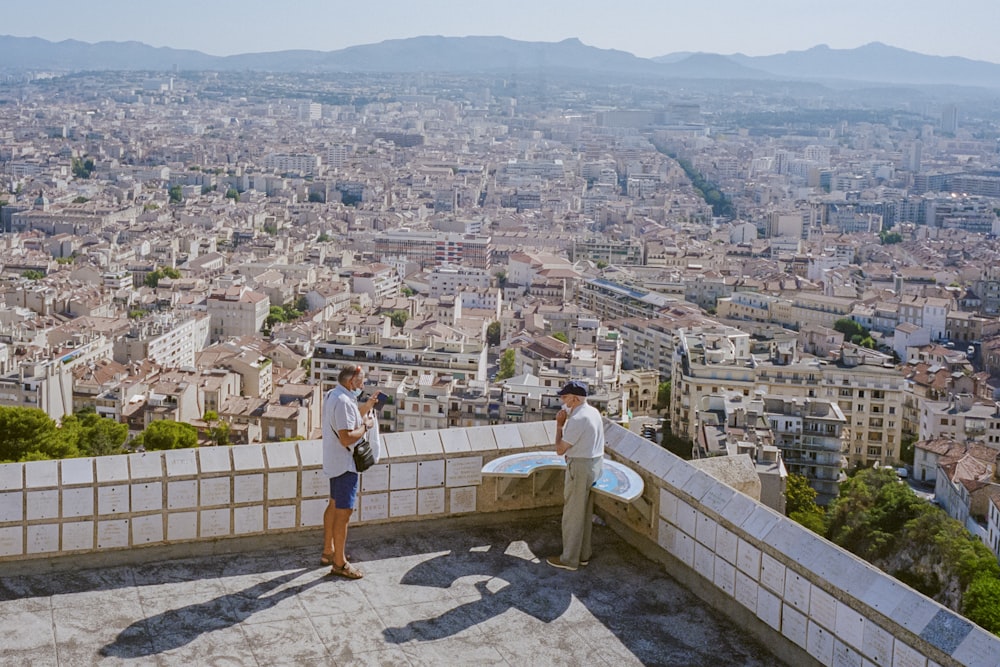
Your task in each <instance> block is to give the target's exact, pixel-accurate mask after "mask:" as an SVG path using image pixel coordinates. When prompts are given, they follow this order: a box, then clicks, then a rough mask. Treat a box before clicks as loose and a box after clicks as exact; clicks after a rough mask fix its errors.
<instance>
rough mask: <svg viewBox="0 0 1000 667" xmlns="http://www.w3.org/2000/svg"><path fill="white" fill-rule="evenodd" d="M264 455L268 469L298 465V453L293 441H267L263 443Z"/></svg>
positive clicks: (295, 466)
mask: <svg viewBox="0 0 1000 667" xmlns="http://www.w3.org/2000/svg"><path fill="white" fill-rule="evenodd" d="M264 456H265V457H266V458H267V467H268V469H270V470H274V469H276V468H298V467H299V455H298V452H297V451H296V448H295V443H294V442H268V443H266V444H265V445H264Z"/></svg>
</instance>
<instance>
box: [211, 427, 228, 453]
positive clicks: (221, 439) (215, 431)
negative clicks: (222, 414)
mask: <svg viewBox="0 0 1000 667" xmlns="http://www.w3.org/2000/svg"><path fill="white" fill-rule="evenodd" d="M229 431H230V426H229V422H219V423H218V424H216V425H215V426H213V427H211V428H210V429H208V437H209V438H211V440H212V442H213V444H215V445H216V446H218V447H225V446H227V445H229V444H231V443H230V442H229Z"/></svg>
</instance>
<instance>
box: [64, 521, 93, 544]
mask: <svg viewBox="0 0 1000 667" xmlns="http://www.w3.org/2000/svg"><path fill="white" fill-rule="evenodd" d="M62 548H63V551H93V550H94V522H93V521H73V522H72V523H64V524H63V525H62Z"/></svg>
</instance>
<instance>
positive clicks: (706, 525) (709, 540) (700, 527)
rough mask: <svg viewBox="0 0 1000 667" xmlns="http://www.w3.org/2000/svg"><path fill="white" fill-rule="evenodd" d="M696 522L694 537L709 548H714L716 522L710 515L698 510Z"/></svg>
mask: <svg viewBox="0 0 1000 667" xmlns="http://www.w3.org/2000/svg"><path fill="white" fill-rule="evenodd" d="M697 518H698V523H697V524H696V528H695V531H696V533H695V539H697V540H698V541H699V542H701V543H702V544H704V545H705V546H707V547H708V548H709V549H712V550H713V551H714V550H715V529H716V527H717V526H718V524H717V523H716V522H715V519H713V518H712V517H710V516H708V515H706V514H702V513H701V512H698V516H697Z"/></svg>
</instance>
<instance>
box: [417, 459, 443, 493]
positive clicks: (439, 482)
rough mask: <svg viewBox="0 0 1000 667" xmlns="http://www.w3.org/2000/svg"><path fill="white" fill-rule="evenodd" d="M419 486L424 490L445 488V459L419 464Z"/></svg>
mask: <svg viewBox="0 0 1000 667" xmlns="http://www.w3.org/2000/svg"><path fill="white" fill-rule="evenodd" d="M417 486H418V487H419V488H422V489H426V488H428V487H437V486H444V459H434V460H432V461H420V462H419V463H418V464H417Z"/></svg>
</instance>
